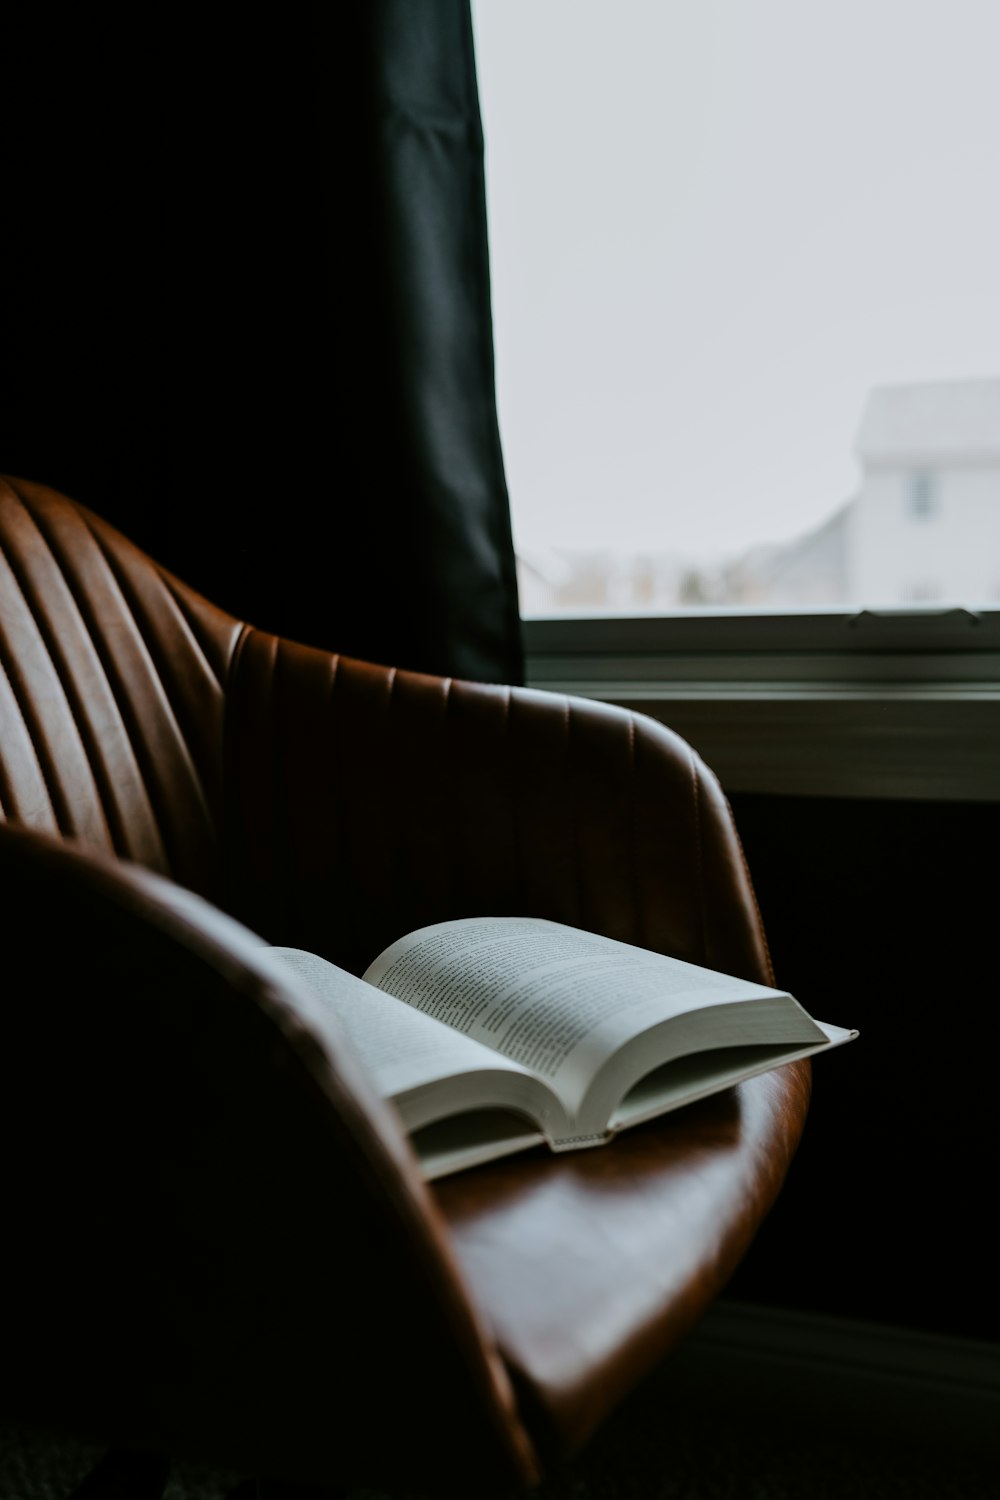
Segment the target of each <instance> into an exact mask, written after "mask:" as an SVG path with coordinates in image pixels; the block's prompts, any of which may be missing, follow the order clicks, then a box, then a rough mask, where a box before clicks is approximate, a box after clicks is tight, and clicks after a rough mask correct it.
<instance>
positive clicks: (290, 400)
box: [0, 0, 523, 682]
mask: <svg viewBox="0 0 1000 1500" xmlns="http://www.w3.org/2000/svg"><path fill="white" fill-rule="evenodd" d="M3 37H4V43H3V53H4V74H5V84H4V95H5V126H4V136H5V146H4V155H5V162H4V187H3V192H4V208H5V213H4V218H5V229H4V235H3V239H4V241H5V243H4V252H3V253H4V268H3V269H4V274H3V295H4V303H3V317H4V330H3V345H4V354H3V387H2V393H0V402H2V416H0V469H2V470H3V471H5V472H8V473H14V474H17V475H22V476H25V477H28V478H33V479H37V480H40V481H42V482H45V483H48V484H52V485H54V486H56V487H57V488H60V489H63V490H65V491H66V492H67V493H69V494H71V495H73V496H74V497H75V498H77V499H79V500H81V501H83V502H84V503H85V504H88V505H90V506H91V507H92V508H93V509H95V510H96V511H98V512H100V513H101V514H102V515H104V516H106V517H107V518H108V519H109V520H111V521H113V522H114V523H115V524H117V525H119V526H120V527H121V528H122V529H123V530H125V531H126V532H127V533H128V534H129V535H130V536H132V537H133V539H134V540H136V541H137V542H138V543H139V544H140V545H141V546H143V547H145V548H146V549H147V550H149V551H151V552H152V553H153V555H154V556H155V557H157V559H158V560H159V561H161V562H162V563H163V564H164V565H166V566H167V567H169V568H171V569H172V570H173V571H174V572H176V573H178V574H179V575H180V576H181V577H182V578H184V579H185V580H186V581H187V582H189V583H191V584H193V585H194V586H195V587H197V588H199V589H201V590H202V591H203V592H204V593H206V594H207V595H208V596H209V597H210V598H211V599H213V600H214V601H215V602H216V603H218V604H220V605H221V606H223V607H224V608H227V609H230V610H232V611H233V612H234V613H236V614H238V615H240V616H241V617H244V618H247V619H249V620H250V621H251V622H253V623H254V624H257V625H259V626H261V627H262V628H264V629H271V630H276V631H279V632H280V633H283V634H286V635H290V636H292V637H294V638H296V639H299V640H304V641H308V642H310V643H313V644H316V645H322V646H326V647H328V648H330V649H334V650H340V651H343V652H346V653H349V654H353V655H357V656H362V657H367V658H369V659H372V660H377V661H381V662H385V663H392V664H396V665H398V666H403V667H413V668H416V669H418V670H425V671H432V672H441V673H446V674H454V675H458V676H465V677H471V678H475V679H479V680H483V681H504V682H519V681H521V680H522V676H523V661H522V654H521V636H520V622H519V618H518V608H517V588H516V580H515V572H514V555H513V547H512V542H511V529H510V516H509V506H508V496H507V490H506V484H505V478H504V471H503V461H502V455H501V449H500V441H499V434H498V429H497V417H496V401H495V390H494V383H493V347H492V327H491V311H490V286H489V264H488V255H487V241H486V207H485V191H484V181H483V140H482V129H481V122H480V112H479V99H478V93H477V85H476V73H475V60H474V53H473V37H472V26H471V16H470V12H469V5H468V0H351V3H346V4H338V5H330V4H326V5H312V6H310V5H305V6H288V7H284V8H281V9H279V8H276V7H273V8H271V9H269V10H268V9H259V10H257V11H254V10H252V9H249V8H243V7H240V8H237V7H220V8H214V7H208V6H206V7H203V8H202V9H200V10H197V11H196V10H195V9H194V8H191V7H186V6H183V5H181V6H170V7H167V6H162V5H161V6H158V5H153V6H150V7H136V8H133V10H132V11H128V10H126V11H121V10H118V9H115V10H113V11H112V10H110V9H109V10H107V11H105V12H103V13H102V12H100V11H96V12H95V10H94V9H93V8H87V7H72V8H71V7H69V6H65V7H64V6H56V7H51V6H50V7H45V6H44V5H36V6H34V7H23V8H22V10H21V12H20V14H15V15H13V16H11V15H10V14H8V17H7V19H6V20H5V21H4V22H3Z"/></svg>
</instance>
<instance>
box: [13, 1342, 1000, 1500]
mask: <svg viewBox="0 0 1000 1500" xmlns="http://www.w3.org/2000/svg"><path fill="white" fill-rule="evenodd" d="M754 1327H755V1325H754V1324H753V1321H752V1320H751V1325H750V1331H751V1333H753V1332H754ZM746 1329H747V1324H746V1320H745V1319H741V1320H738V1327H737V1329H736V1331H737V1333H738V1335H739V1338H738V1339H737V1340H734V1337H733V1330H734V1325H733V1323H732V1322H731V1321H730V1322H728V1323H727V1322H726V1321H725V1319H723V1320H722V1321H721V1322H718V1321H717V1322H715V1323H714V1324H713V1323H711V1322H709V1323H708V1324H707V1334H706V1336H705V1337H701V1336H695V1337H692V1338H691V1339H689V1341H688V1342H687V1344H685V1345H684V1346H682V1347H681V1348H680V1349H677V1350H675V1351H674V1352H673V1354H672V1355H671V1357H670V1358H668V1359H667V1360H666V1361H665V1362H664V1364H663V1366H662V1367H661V1369H660V1370H658V1371H657V1372H655V1373H654V1374H653V1375H652V1376H651V1377H650V1378H649V1379H648V1380H647V1381H646V1383H645V1384H644V1385H643V1386H642V1387H641V1388H640V1389H639V1390H638V1391H636V1392H635V1393H634V1395H633V1396H632V1397H631V1398H630V1399H629V1400H628V1401H627V1402H626V1403H625V1404H624V1405H623V1406H622V1407H621V1408H620V1409H619V1410H618V1412H617V1413H616V1414H615V1415H614V1416H613V1417H612V1418H611V1419H610V1420H609V1421H608V1422H607V1423H606V1424H605V1426H604V1428H603V1429H602V1431H601V1432H600V1433H599V1434H598V1436H597V1437H596V1438H595V1439H594V1441H593V1442H592V1444H591V1445H590V1447H589V1448H588V1450H587V1451H586V1453H585V1454H584V1455H582V1456H581V1457H580V1458H579V1459H578V1460H577V1461H575V1462H574V1463H572V1464H569V1465H567V1466H566V1468H565V1470H564V1471H563V1472H562V1473H560V1474H558V1475H555V1476H552V1477H551V1478H550V1479H549V1480H548V1481H547V1483H546V1484H545V1485H544V1486H542V1487H541V1488H540V1489H539V1490H538V1491H536V1492H535V1495H534V1497H533V1500H1000V1383H998V1382H997V1380H996V1371H997V1368H998V1367H1000V1350H997V1349H996V1347H995V1346H993V1345H985V1344H984V1345H982V1346H981V1347H977V1346H975V1345H972V1344H966V1343H951V1344H948V1343H946V1342H942V1343H941V1345H940V1346H938V1345H937V1344H929V1345H928V1346H927V1347H926V1348H925V1347H924V1345H923V1344H917V1345H911V1343H910V1342H909V1340H908V1338H907V1337H903V1338H902V1339H901V1340H896V1341H895V1342H894V1339H893V1334H892V1330H887V1340H886V1342H885V1343H884V1344H883V1343H879V1342H877V1341H875V1342H873V1341H871V1340H867V1339H865V1338H864V1336H863V1335H862V1337H861V1339H860V1341H859V1343H858V1345H857V1347H855V1346H854V1345H853V1344H851V1343H850V1341H848V1342H847V1343H845V1342H844V1340H843V1328H842V1325H841V1323H840V1322H839V1321H838V1322H833V1321H832V1320H827V1322H826V1323H823V1322H818V1323H817V1324H816V1326H815V1334H816V1337H817V1338H818V1339H819V1340H820V1342H821V1343H822V1344H823V1348H822V1350H821V1351H819V1352H820V1353H821V1355H822V1357H819V1354H818V1355H817V1357H816V1358H815V1359H810V1358H809V1357H808V1353H806V1355H805V1356H804V1355H803V1347H805V1348H806V1349H807V1350H808V1348H809V1347H817V1348H818V1346H810V1345H808V1344H807V1345H806V1346H803V1344H802V1341H801V1335H800V1328H799V1325H798V1324H796V1323H794V1322H790V1323H789V1324H788V1325H787V1326H786V1327H781V1326H779V1327H778V1330H777V1335H778V1336H777V1338H775V1336H774V1334H773V1332H768V1335H767V1338H766V1339H765V1338H764V1337H763V1336H762V1338H761V1340H760V1342H759V1343H758V1345H755V1346H752V1347H751V1346H748V1345H747V1343H746ZM713 1334H714V1338H713V1336H712V1335H713ZM741 1341H742V1342H741ZM938 1355H940V1358H939V1360H938ZM935 1361H937V1363H935ZM99 1457H100V1453H99V1451H95V1450H88V1449H86V1448H83V1447H81V1446H79V1445H74V1444H72V1443H68V1442H65V1441H63V1442H59V1443H55V1442H53V1441H51V1440H49V1439H46V1438H44V1437H42V1436H41V1435H40V1434H38V1433H34V1432H26V1431H24V1430H23V1429H17V1428H13V1427H7V1428H4V1427H2V1426H0V1500H69V1497H70V1496H71V1495H72V1494H73V1491H74V1490H75V1488H76V1487H77V1485H78V1484H79V1483H80V1481H81V1480H82V1478H83V1476H84V1475H85V1474H86V1473H87V1472H88V1469H89V1468H90V1467H91V1466H92V1465H93V1464H94V1462H95V1461H96V1460H97V1459H98V1458H99ZM240 1478H241V1476H239V1475H232V1474H220V1473H217V1472H208V1471H204V1470H199V1469H193V1468H185V1467H178V1468H176V1470H175V1472H174V1473H173V1475H172V1477H171V1480H170V1484H169V1487H168V1490H167V1496H166V1500H228V1496H229V1495H230V1494H231V1492H232V1490H233V1489H234V1488H235V1487H236V1485H237V1484H238V1482H239V1480H240ZM123 1500H127V1497H123ZM351 1500H437V1497H435V1496H434V1495H433V1494H427V1493H424V1494H421V1495H419V1496H417V1495H416V1494H412V1495H411V1494H405V1495H404V1494H401V1493H396V1494H393V1495H391V1496H390V1495H386V1494H384V1493H383V1492H380V1491H375V1490H359V1491H356V1492H355V1493H354V1494H353V1495H352V1496H351ZM470 1500H475V1497H474V1496H470Z"/></svg>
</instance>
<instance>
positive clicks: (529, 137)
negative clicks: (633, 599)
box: [473, 0, 1000, 559]
mask: <svg viewBox="0 0 1000 1500" xmlns="http://www.w3.org/2000/svg"><path fill="white" fill-rule="evenodd" d="M473 16H474V22H475V32H476V55H477V69H478V76H479V90H480V102H481V106H482V113H483V127H484V131H485V135H486V171H487V201H488V211H489V225H490V242H491V275H492V284H493V311H494V337H495V341H496V358H497V384H498V405H499V415H500V428H501V437H502V441H503V448H504V458H505V464H506V470H507V481H508V486H509V489H510V495H511V507H512V515H513V525H514V534H515V541H516V543H517V544H518V546H519V548H521V549H528V550H530V549H534V548H544V547H546V546H550V545H560V544H562V545H567V544H572V545H575V546H603V545H608V546H617V547H621V548H623V549H629V548H632V547H636V548H639V547H649V548H652V549H658V548H665V549H670V550H678V551H681V552H684V553H687V554H689V555H692V556H695V555H698V556H701V557H702V558H705V559H710V558H716V557H718V556H719V555H721V554H728V553H730V552H736V551H740V550H742V548H743V547H745V546H746V545H748V544H750V543H753V542H755V541H777V540H781V539H784V538H788V537H791V536H793V535H796V534H798V533H799V532H801V531H804V530H807V529H809V528H810V527H811V526H812V525H814V524H815V523H816V522H818V521H819V520H821V519H823V518H824V517H825V516H826V515H828V514H829V513H830V512H831V511H832V510H833V509H835V508H836V506H837V505H839V504H840V502H841V501H842V500H844V499H846V498H847V496H848V495H849V494H850V493H851V491H852V490H853V488H854V486H855V483H856V479H857V468H856V465H855V462H854V457H853V444H854V439H855V436H856V432H857V428H858V423H859V420H860V416H861V410H862V406H863V404H864V400H865V397H866V395H867V392H868V390H869V389H870V387H871V386H872V385H873V384H880V383H890V382H897V381H910V380H942V379H950V378H966V377H970V376H980V375H991V376H995V375H998V374H1000V170H998V145H1000V82H998V60H1000V0H473Z"/></svg>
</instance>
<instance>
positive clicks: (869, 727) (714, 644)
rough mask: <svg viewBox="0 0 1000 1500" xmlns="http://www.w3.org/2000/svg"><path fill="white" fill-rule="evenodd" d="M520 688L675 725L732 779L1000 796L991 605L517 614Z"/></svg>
mask: <svg viewBox="0 0 1000 1500" xmlns="http://www.w3.org/2000/svg"><path fill="white" fill-rule="evenodd" d="M522 631H523V638H524V648H525V663H526V682H527V685H528V686H529V687H534V688H542V689H546V690H548V691H554V692H560V693H567V694H572V695H575V696H578V697H583V698H592V699H597V700H601V701H605V702H609V703H617V704H621V705H622V706H623V707H626V708H630V709H633V710H635V711H637V712H639V713H643V714H646V715H648V716H649V717H651V718H653V719H657V720H659V721H660V722H661V723H664V724H666V725H668V726H670V727H671V728H673V729H675V730H676V731H677V732H678V733H679V734H681V735H683V737H684V738H685V739H687V740H688V741H689V742H690V743H691V744H692V745H693V746H694V748H695V749H696V750H697V751H698V752H699V753H700V754H701V755H702V757H703V759H704V760H705V761H706V762H707V763H708V764H709V765H710V766H711V767H712V769H713V770H714V771H715V772H716V774H717V775H718V776H719V779H720V781H721V782H722V785H723V787H724V789H725V790H726V791H727V792H740V793H743V792H750V793H765V794H772V793H777V794H783V795H798V796H824V797H828V796H832V797H869V798H888V799H900V798H902V799H914V800H921V801H923V800H936V801H963V802H970V801H971V802H996V801H1000V754H998V753H997V752H998V747H1000V609H981V610H977V609H971V608H968V607H965V606H963V605H959V604H940V605H934V606H927V607H907V608H899V609H895V608H894V609H882V610H879V609H864V608H861V609H855V610H851V609H842V608H829V609H822V610H815V609H813V610H808V611H803V610H798V609H791V608H789V609H787V610H784V611H774V610H769V611H767V612H764V611H759V610H750V609H746V608H742V607H729V608H727V607H724V606H717V605H712V606H705V607H704V608H691V609H687V610H684V611H678V612H677V613H674V614H667V615H663V614H657V615H627V616H625V615H612V614H607V615H599V614H590V615H587V616H558V617H557V616H547V617H534V618H528V619H525V620H523V622H522Z"/></svg>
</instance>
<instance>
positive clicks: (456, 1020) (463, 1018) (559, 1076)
mask: <svg viewBox="0 0 1000 1500" xmlns="http://www.w3.org/2000/svg"><path fill="white" fill-rule="evenodd" d="M364 977H365V979H366V980H368V982H369V983H371V984H373V985H376V986H377V987H378V988H380V989H382V990H385V991H387V992H389V993H391V994H394V995H396V996H398V997H399V999H401V1000H405V1001H406V1002H407V1004H408V1005H410V1006H412V1007H413V1008H414V1009H415V1010H418V1011H420V1012H421V1013H422V1014H425V1015H428V1016H431V1017H433V1018H434V1019H436V1020H439V1021H442V1022H444V1023H445V1024H446V1025H448V1026H450V1027H453V1028H454V1029H455V1030H456V1031H459V1032H461V1033H462V1034H463V1035H467V1036H469V1037H472V1038H475V1039H476V1040H477V1041H480V1042H482V1043H485V1044H486V1045H487V1046H489V1047H491V1048H493V1049H495V1050H496V1051H497V1052H499V1053H500V1054H501V1055H502V1056H504V1057H509V1058H510V1059H512V1060H513V1061H515V1062H517V1063H519V1064H521V1065H522V1066H523V1067H525V1068H530V1069H531V1070H532V1071H534V1072H536V1073H538V1074H540V1075H541V1076H542V1077H544V1078H546V1079H548V1080H550V1081H551V1082H552V1083H553V1085H554V1086H555V1087H557V1088H558V1089H559V1092H560V1095H561V1097H562V1098H563V1100H564V1103H565V1104H566V1106H567V1108H568V1109H569V1110H571V1111H574V1112H575V1110H576V1109H577V1108H578V1106H579V1103H580V1101H581V1099H582V1097H583V1093H584V1091H585V1088H586V1085H587V1083H588V1081H589V1080H590V1078H591V1077H592V1076H593V1075H594V1073H595V1072H596V1070H597V1069H598V1068H599V1066H600V1064H601V1063H602V1062H603V1061H604V1060H605V1059H606V1058H607V1057H609V1056H610V1055H611V1054H612V1053H613V1052H614V1051H615V1050H616V1048H618V1047H619V1046H620V1045H621V1044H622V1043H623V1042H625V1041H627V1040H628V1039H629V1038H630V1037H634V1036H635V1035H636V1034H637V1033H638V1032H639V1031H641V1030H643V1029H644V1028H645V1027H646V1026H647V1025H650V1024H653V1023H654V1022H656V1021H662V1020H664V1019H665V1018H667V1017H668V1016H671V1015H674V1014H682V1013H685V1012H689V1011H692V1010H697V1009H701V1008H704V1007H706V1006H711V1005H714V1004H717V1003H719V1002H720V1001H736V1000H743V999H746V1000H752V999H755V998H760V997H773V996H776V995H782V994H783V992H782V991H776V990H772V989H769V988H768V987H767V986H765V985H758V984H754V983H751V982H748V981H742V980H737V979H733V978H732V977H730V976H728V975H723V974H717V973H715V972H714V971H711V970H707V969H703V968H701V967H699V966H698V965H696V964H688V963H684V962H682V961H681V960H678V959H671V958H666V957H664V956H663V955H662V954H656V953H650V952H648V951H647V950H645V949H642V948H637V947H634V946H632V945H630V944H627V943H620V942H617V941H615V940H613V939H610V938H605V937H601V936H599V935H597V934H594V933H588V932H584V931H581V930H579V929H577V928H570V927H564V926H562V925H561V924H559V923H556V922H549V921H546V920H544V919H542V918H530V917H524V918H522V917H483V918H465V919H461V920H458V921H454V922H443V923H437V924H435V925H434V926H431V927H427V928H423V929H422V930H421V931H419V932H416V933H411V934H409V935H408V936H406V937H404V938H401V939H399V941H398V942H396V943H393V944H392V945H391V946H390V947H389V948H387V949H386V950H385V952H384V953H382V954H381V955H380V956H379V958H378V959H377V960H376V961H375V962H374V963H373V964H372V965H371V966H370V967H369V968H368V969H367V970H366V972H365V976H364ZM790 1004H791V1006H792V1008H793V1009H799V1007H797V1005H796V1002H794V1001H791V1002H790ZM801 1014H802V1017H803V1021H804V1028H805V1029H804V1034H803V1037H802V1039H803V1040H808V1039H810V1038H811V1037H814V1036H815V1037H817V1038H818V1039H819V1040H820V1041H822V1039H823V1038H822V1034H821V1033H819V1032H818V1031H815V1029H814V1028H813V1026H812V1023H811V1022H810V1021H809V1018H808V1017H807V1016H806V1015H805V1012H804V1011H803V1012H801Z"/></svg>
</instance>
